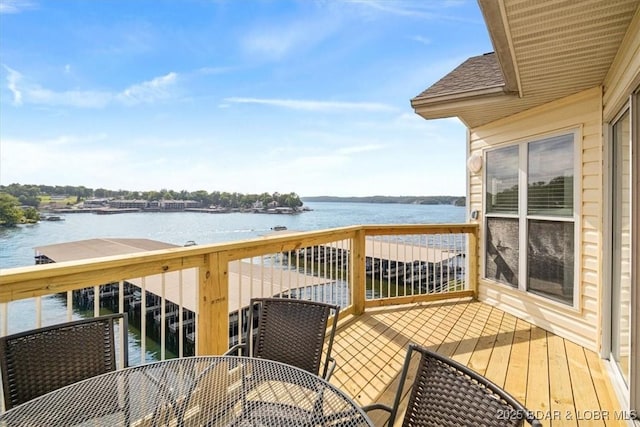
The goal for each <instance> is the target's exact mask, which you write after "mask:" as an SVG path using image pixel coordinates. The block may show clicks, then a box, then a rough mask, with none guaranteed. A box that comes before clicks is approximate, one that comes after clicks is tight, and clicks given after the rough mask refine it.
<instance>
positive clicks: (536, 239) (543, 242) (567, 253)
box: [527, 220, 574, 305]
mask: <svg viewBox="0 0 640 427" xmlns="http://www.w3.org/2000/svg"><path fill="white" fill-rule="evenodd" d="M573 225H574V224H573V222H554V221H537V220H529V230H528V232H529V233H528V235H529V242H528V243H529V244H528V254H527V261H528V278H527V279H528V283H527V284H528V287H527V288H528V290H529V291H532V292H534V293H537V294H542V295H545V296H547V297H549V298H551V299H555V300H557V301H560V302H564V303H567V304H570V305H571V304H573V246H574V244H573V242H574V240H573Z"/></svg>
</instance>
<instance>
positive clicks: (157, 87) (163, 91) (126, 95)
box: [118, 72, 178, 105]
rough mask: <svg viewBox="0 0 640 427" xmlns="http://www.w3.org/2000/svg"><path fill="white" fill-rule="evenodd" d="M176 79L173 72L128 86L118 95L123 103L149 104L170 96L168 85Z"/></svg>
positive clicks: (176, 76)
mask: <svg viewBox="0 0 640 427" xmlns="http://www.w3.org/2000/svg"><path fill="white" fill-rule="evenodd" d="M177 79H178V75H177V74H176V73H174V72H171V73H169V74H166V75H164V76H160V77H156V78H155V79H152V80H149V81H146V82H142V83H139V84H135V85H132V86H129V87H128V88H127V89H125V90H124V91H123V92H122V93H120V94H119V95H118V99H120V100H121V101H123V102H124V103H125V104H130V105H131V104H149V103H153V102H155V101H158V100H161V99H167V98H169V97H171V91H170V89H169V88H170V87H171V86H173V85H174V84H175V82H176V80H177Z"/></svg>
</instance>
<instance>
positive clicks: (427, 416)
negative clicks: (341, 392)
mask: <svg viewBox="0 0 640 427" xmlns="http://www.w3.org/2000/svg"><path fill="white" fill-rule="evenodd" d="M414 353H419V354H420V361H419V363H418V367H417V371H416V372H415V380H414V382H413V384H412V385H411V387H410V393H411V394H410V395H409V400H408V403H407V409H406V413H405V415H404V418H403V420H402V426H420V427H428V426H434V427H447V426H520V425H523V424H524V422H525V421H526V422H527V423H529V424H531V425H534V426H541V425H542V424H541V423H540V421H538V420H537V419H536V418H535V416H534V414H533V413H532V412H531V411H528V410H527V409H526V408H525V407H524V406H523V405H522V404H521V403H519V402H518V401H517V400H516V399H515V398H514V397H513V396H511V395H510V394H509V393H507V392H506V391H505V390H503V389H501V388H500V387H498V386H497V385H496V384H494V383H493V382H491V381H490V380H488V379H487V378H485V377H483V376H482V375H480V374H478V373H476V372H474V371H472V370H471V369H469V368H468V367H466V366H464V365H462V364H460V363H458V362H456V361H455V360H452V359H449V358H447V357H444V356H442V355H439V354H437V353H434V352H433V351H430V350H428V349H426V348H424V347H421V346H419V345H416V344H410V345H409V349H408V351H407V356H406V358H405V362H404V366H403V368H402V373H401V374H400V384H399V385H398V391H397V393H396V396H395V400H394V403H393V406H392V407H390V406H388V405H384V404H379V403H377V404H373V405H367V406H364V407H363V408H362V409H363V410H364V411H365V412H370V411H372V410H377V409H381V410H384V411H387V412H389V413H390V416H389V420H388V423H387V425H389V426H392V425H394V422H395V421H396V417H397V416H398V406H399V404H400V400H401V398H402V394H403V392H402V391H403V389H404V384H405V381H406V378H407V374H408V372H409V366H410V365H411V359H412V355H413V354H414Z"/></svg>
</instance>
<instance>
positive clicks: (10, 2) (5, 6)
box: [0, 0, 36, 14]
mask: <svg viewBox="0 0 640 427" xmlns="http://www.w3.org/2000/svg"><path fill="white" fill-rule="evenodd" d="M35 7H36V5H35V4H34V3H33V2H31V1H29V0H0V14H5V13H6V14H9V13H20V12H23V11H25V10H30V9H34V8H35Z"/></svg>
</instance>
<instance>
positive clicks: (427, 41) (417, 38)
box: [410, 36, 431, 44]
mask: <svg viewBox="0 0 640 427" xmlns="http://www.w3.org/2000/svg"><path fill="white" fill-rule="evenodd" d="M410 39H411V40H413V41H416V42H418V43H421V44H431V40H430V39H428V38H426V37H422V36H413V37H410Z"/></svg>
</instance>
